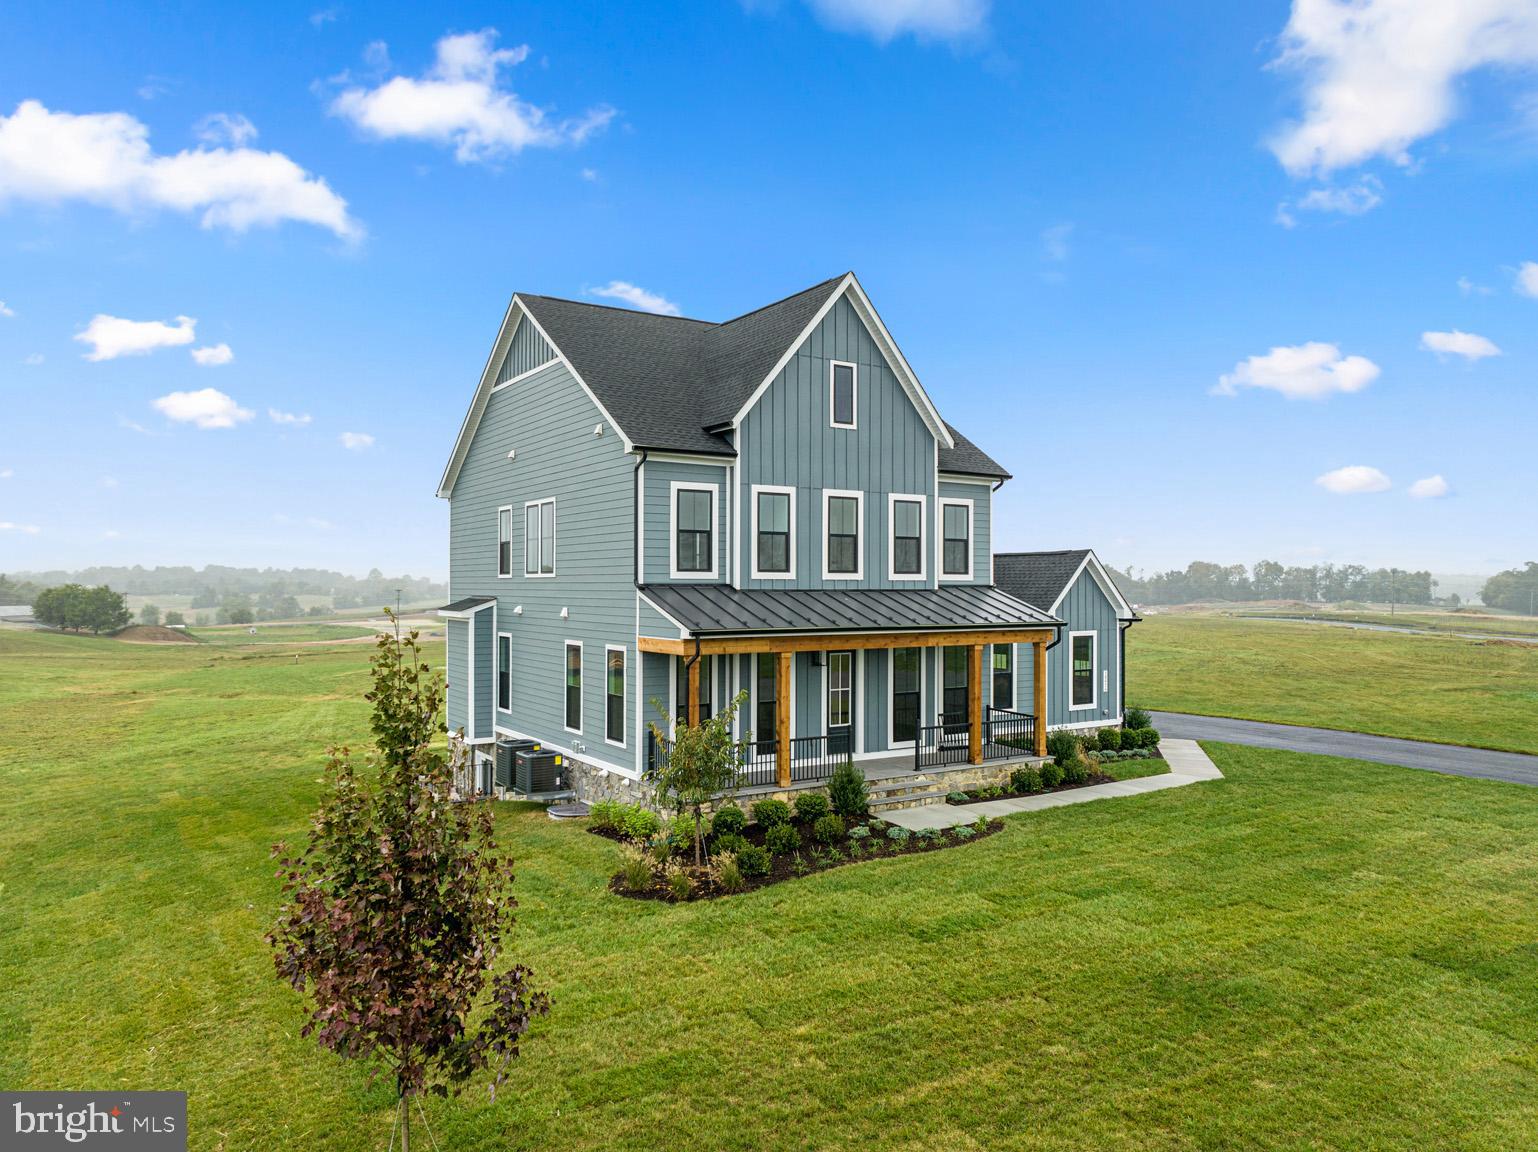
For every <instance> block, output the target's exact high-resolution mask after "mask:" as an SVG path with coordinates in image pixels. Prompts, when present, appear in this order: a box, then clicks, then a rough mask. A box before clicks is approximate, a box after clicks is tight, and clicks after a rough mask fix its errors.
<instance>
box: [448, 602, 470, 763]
mask: <svg viewBox="0 0 1538 1152" xmlns="http://www.w3.org/2000/svg"><path fill="white" fill-rule="evenodd" d="M444 623H445V624H446V625H447V627H446V628H445V629H444V649H445V651H444V662H445V663H444V668H445V674H446V678H447V680H448V688H447V692H446V700H445V708H446V709H447V714H448V724H449V731H450V732H458V731H460V730H461V729H463V730H464V733H465V736H466V738H471V732H470V720H469V717H470V677H469V674H468V671H467V670H468V668H469V659H470V622H469V621H468V620H445V621H444Z"/></svg>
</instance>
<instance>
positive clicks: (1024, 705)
mask: <svg viewBox="0 0 1538 1152" xmlns="http://www.w3.org/2000/svg"><path fill="white" fill-rule="evenodd" d="M1057 615H1058V617H1059V618H1060V619H1062V620H1064V621H1066V624H1065V626H1064V628H1063V631H1062V639H1061V640H1060V641H1058V643H1057V644H1056V645H1055V646H1054V647H1053V648H1051V649H1050V650H1049V651H1048V652H1047V726H1048V727H1049V728H1061V727H1066V726H1075V725H1077V726H1082V727H1095V726H1101V725H1106V724H1116V723H1120V722H1121V717H1122V699H1121V671H1122V669H1121V627H1120V623H1119V622H1118V620H1117V618H1116V607H1115V605H1114V604H1112V603H1111V601H1110V599H1109V598H1107V596H1106V594H1105V593H1104V592H1103V591H1102V590H1101V588H1100V585H1099V584H1098V583H1096V582H1095V578H1094V576H1093V575H1091V574H1090V572H1089V571H1088V570H1087V569H1086V570H1085V571H1083V572H1081V573H1079V578H1078V579H1077V580H1075V581H1074V582H1073V584H1072V586H1070V588H1069V589H1068V592H1067V594H1066V595H1065V596H1064V597H1063V600H1062V603H1061V604H1060V605H1059V606H1058V609H1057ZM1075 632H1093V633H1094V634H1095V637H1096V666H1095V705H1094V707H1092V708H1070V707H1069V706H1068V704H1069V697H1068V694H1069V666H1068V665H1069V652H1070V642H1069V637H1070V636H1071V635H1072V634H1073V633H1075ZM1034 691H1035V689H1034V687H1033V679H1032V663H1031V646H1030V645H1029V644H1017V645H1015V700H1016V707H1017V709H1018V710H1019V711H1022V712H1032V711H1034V707H1033V701H1034V695H1033V693H1034Z"/></svg>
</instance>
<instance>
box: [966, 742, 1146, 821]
mask: <svg viewBox="0 0 1538 1152" xmlns="http://www.w3.org/2000/svg"><path fill="white" fill-rule="evenodd" d="M1141 759H1143V760H1159V761H1162V760H1163V759H1164V757H1163V756H1162V755H1161V754H1160V753H1159V751H1158V750H1157V749H1155V750H1154V754H1153V755H1152V756H1144V757H1141ZM1117 763H1118V764H1126V763H1129V761H1126V760H1118V761H1117ZM1114 783H1116V777H1115V776H1107V775H1106V774H1105V773H1104V772H1091V773H1090V774H1089V779H1087V780H1085V781H1084V783H1082V784H1059V785H1058V786H1057V787H1056V788H1038V789H1036V791H1034V792H1017V791H1015V790H1014V789H1013V788H1006V789H1004V790H1003V791H1002V792H999V793H997V794H994V795H989V796H984V795H982V794H981V793H979V792H977V791H975V790H974V791H971V792H968V793H966V797H967V798H966V799H965V800H952V799H951V798H950V796H947V797H946V798H945V802H946V803H947V804H949V805H951V807H953V808H961V807H964V806H965V805H967V804H987V803H988V802H989V801H992V800H1017V799H1019V798H1021V797H1023V796H1048V795H1050V794H1052V793H1053V792H1072V791H1073V790H1074V789H1076V788H1088V787H1089V786H1090V785H1091V784H1114ZM952 795H954V793H952Z"/></svg>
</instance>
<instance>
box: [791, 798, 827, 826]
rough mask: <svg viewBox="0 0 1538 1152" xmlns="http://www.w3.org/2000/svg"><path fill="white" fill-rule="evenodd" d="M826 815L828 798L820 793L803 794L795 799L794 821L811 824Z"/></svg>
mask: <svg viewBox="0 0 1538 1152" xmlns="http://www.w3.org/2000/svg"><path fill="white" fill-rule="evenodd" d="M827 814H828V798H827V797H826V796H824V795H823V794H822V793H821V792H803V793H802V794H801V795H799V796H797V797H796V819H797V820H800V821H802V822H803V823H805V824H813V823H816V821H817V820H818V819H819V818H820V817H823V816H826V815H827Z"/></svg>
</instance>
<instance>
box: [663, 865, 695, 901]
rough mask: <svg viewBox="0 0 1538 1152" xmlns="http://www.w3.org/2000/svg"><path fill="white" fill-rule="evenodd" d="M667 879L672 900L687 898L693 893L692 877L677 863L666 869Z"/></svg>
mask: <svg viewBox="0 0 1538 1152" xmlns="http://www.w3.org/2000/svg"><path fill="white" fill-rule="evenodd" d="M667 881H668V891H669V892H671V893H672V894H673V899H674V900H687V899H689V897H690V896H691V895H693V893H694V877H692V876H690V875H689V873H687V872H685V871H684V870H683V868H682V867H681V866H680V865H678V864H674V865H673V866H672V867H670V868H669V869H668V871H667Z"/></svg>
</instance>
